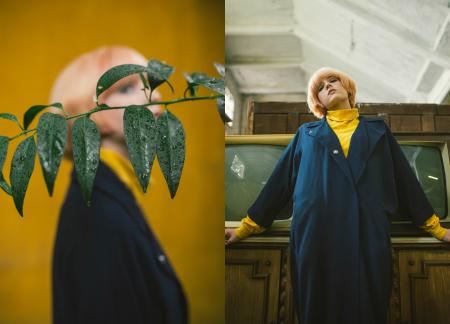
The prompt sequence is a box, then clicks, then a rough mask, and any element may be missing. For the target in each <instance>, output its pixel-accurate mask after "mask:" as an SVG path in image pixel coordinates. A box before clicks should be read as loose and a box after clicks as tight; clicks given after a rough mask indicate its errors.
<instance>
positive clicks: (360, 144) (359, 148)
mask: <svg viewBox="0 0 450 324" xmlns="http://www.w3.org/2000/svg"><path fill="white" fill-rule="evenodd" d="M386 127H387V126H386V124H385V123H384V121H383V119H381V118H365V117H363V116H359V124H358V127H357V128H356V130H355V132H354V133H353V136H352V138H351V141H350V149H349V152H348V155H347V158H345V156H344V152H343V151H342V148H341V145H340V143H339V139H338V138H337V136H336V134H335V133H334V132H333V130H332V129H331V127H330V126H329V125H328V123H327V121H326V118H322V119H321V120H319V121H316V122H312V123H308V124H305V133H306V135H308V136H311V137H313V138H315V139H316V140H317V141H318V142H320V143H321V144H322V145H323V146H324V147H325V148H326V149H327V150H328V152H329V154H330V155H331V156H332V158H333V160H334V161H335V162H336V163H337V164H338V165H339V167H340V168H341V170H342V172H344V174H345V175H346V176H347V177H348V179H349V180H350V182H352V183H354V184H356V183H357V182H358V180H359V178H360V177H361V174H362V173H363V171H364V168H365V166H366V162H367V160H368V159H369V157H370V155H371V154H372V152H373V150H374V148H375V145H376V144H377V143H378V141H379V140H380V138H381V137H382V136H383V135H384V133H385V132H386Z"/></svg>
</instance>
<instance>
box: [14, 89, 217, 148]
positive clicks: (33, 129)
mask: <svg viewBox="0 0 450 324" xmlns="http://www.w3.org/2000/svg"><path fill="white" fill-rule="evenodd" d="M220 97H222V95H221V94H218V95H211V96H199V97H187V98H178V99H174V100H168V101H158V102H156V101H155V102H149V103H147V104H144V105H140V106H154V105H164V106H165V107H167V106H169V105H173V104H177V103H180V102H185V101H196V100H210V99H217V98H220ZM97 105H98V103H97ZM125 108H126V106H125V107H124V106H120V107H105V106H101V105H100V106H97V107H94V108H92V109H91V110H89V111H86V112H84V113H80V114H76V115H73V116H65V118H66V120H69V119H73V118H77V117H83V116H87V115H88V116H90V115H92V114H94V113H96V112H99V111H104V110H113V109H125ZM36 130H37V128H32V129H26V130H23V131H22V132H21V133H19V134H17V135H14V136H12V137H9V140H10V141H12V140H13V139H16V138H18V137H20V136H22V135H26V134H28V133H31V132H35V131H36Z"/></svg>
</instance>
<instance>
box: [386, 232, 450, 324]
mask: <svg viewBox="0 0 450 324" xmlns="http://www.w3.org/2000/svg"><path fill="white" fill-rule="evenodd" d="M431 240H432V239H430V241H431ZM412 242H414V241H411V243H409V244H408V243H403V244H399V243H396V244H394V245H393V246H394V252H395V253H394V260H393V261H394V263H393V265H394V282H393V289H392V297H391V307H390V310H391V314H390V322H391V324H394V323H395V324H397V323H399V324H421V323H424V324H425V323H433V324H447V323H449V322H450V246H449V245H447V244H443V243H422V244H417V243H412Z"/></svg>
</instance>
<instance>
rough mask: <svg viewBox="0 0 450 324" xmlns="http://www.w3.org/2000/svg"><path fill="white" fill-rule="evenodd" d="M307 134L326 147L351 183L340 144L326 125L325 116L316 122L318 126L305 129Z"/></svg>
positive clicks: (348, 169) (351, 179) (350, 176)
mask: <svg viewBox="0 0 450 324" xmlns="http://www.w3.org/2000/svg"><path fill="white" fill-rule="evenodd" d="M307 134H308V135H309V136H312V137H315V139H316V140H317V141H318V142H319V143H321V144H322V145H323V146H324V147H325V148H326V149H327V151H328V153H329V154H330V155H331V157H332V158H333V160H334V161H335V162H336V163H337V164H338V166H339V167H340V168H341V170H342V172H344V174H345V175H346V177H347V178H348V179H349V180H350V182H351V183H353V178H352V175H351V172H350V168H349V165H348V163H347V161H346V159H345V156H344V152H343V151H342V148H341V144H340V143H339V140H338V138H337V136H336V134H335V133H334V132H333V130H332V129H331V127H330V126H329V125H328V123H327V121H326V118H325V117H324V118H322V120H321V121H320V122H319V124H318V127H316V128H314V129H309V130H307Z"/></svg>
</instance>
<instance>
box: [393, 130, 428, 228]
mask: <svg viewBox="0 0 450 324" xmlns="http://www.w3.org/2000/svg"><path fill="white" fill-rule="evenodd" d="M386 128H387V131H386V134H387V137H388V141H389V146H390V150H391V156H392V162H393V166H394V175H395V184H396V187H397V188H396V191H397V197H398V204H399V205H398V212H399V213H401V214H404V215H405V216H406V217H407V218H410V219H411V220H412V221H413V223H414V224H415V225H416V226H421V225H423V224H424V223H425V222H426V220H427V219H428V218H429V217H431V216H432V215H433V214H434V211H433V207H431V204H430V203H429V201H428V199H427V197H426V196H425V192H424V191H423V189H422V186H421V185H420V183H419V180H418V179H417V177H416V175H415V174H414V172H413V170H412V169H411V166H410V165H409V162H408V160H407V159H406V157H405V155H404V153H403V151H402V149H401V148H400V145H399V144H398V143H397V141H396V140H395V138H394V136H393V135H392V133H391V131H390V130H389V128H388V127H387V126H386Z"/></svg>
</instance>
